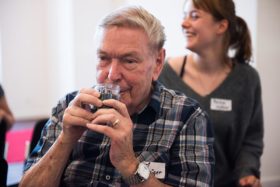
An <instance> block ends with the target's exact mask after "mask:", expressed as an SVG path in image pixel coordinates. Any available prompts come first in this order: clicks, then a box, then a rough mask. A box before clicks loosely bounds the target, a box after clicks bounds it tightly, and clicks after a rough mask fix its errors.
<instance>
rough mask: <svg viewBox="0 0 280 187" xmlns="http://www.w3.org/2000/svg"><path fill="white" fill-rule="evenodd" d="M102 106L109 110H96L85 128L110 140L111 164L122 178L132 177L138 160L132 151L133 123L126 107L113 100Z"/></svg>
mask: <svg viewBox="0 0 280 187" xmlns="http://www.w3.org/2000/svg"><path fill="white" fill-rule="evenodd" d="M103 104H104V105H106V106H108V107H110V108H104V109H99V110H97V112H95V113H94V116H93V118H94V120H93V121H91V123H89V124H88V125H87V127H88V128H89V129H91V130H93V131H96V132H99V133H102V134H104V135H106V136H108V137H109V138H110V139H111V147H110V160H111V162H112V164H113V165H114V166H115V167H116V168H117V169H118V171H119V172H121V174H122V175H123V176H129V175H132V174H133V173H134V172H135V171H136V168H137V165H138V160H137V158H136V157H135V153H134V150H133V123H132V121H131V119H130V116H129V113H128V111H127V108H126V105H125V104H124V103H121V102H119V101H117V100H114V99H108V100H104V101H103Z"/></svg>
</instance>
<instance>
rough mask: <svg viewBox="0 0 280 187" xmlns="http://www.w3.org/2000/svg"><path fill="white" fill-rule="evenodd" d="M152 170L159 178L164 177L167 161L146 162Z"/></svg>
mask: <svg viewBox="0 0 280 187" xmlns="http://www.w3.org/2000/svg"><path fill="white" fill-rule="evenodd" d="M145 164H146V165H147V166H148V168H149V170H150V172H151V173H152V174H154V176H155V177H156V178H158V179H164V177H165V163H161V162H145Z"/></svg>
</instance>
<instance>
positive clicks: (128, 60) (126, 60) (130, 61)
mask: <svg viewBox="0 0 280 187" xmlns="http://www.w3.org/2000/svg"><path fill="white" fill-rule="evenodd" d="M123 62H125V63H128V64H132V63H135V62H136V61H135V60H134V59H123Z"/></svg>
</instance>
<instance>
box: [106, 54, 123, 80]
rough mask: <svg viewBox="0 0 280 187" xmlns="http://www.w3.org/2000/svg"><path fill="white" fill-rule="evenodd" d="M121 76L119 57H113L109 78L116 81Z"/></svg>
mask: <svg viewBox="0 0 280 187" xmlns="http://www.w3.org/2000/svg"><path fill="white" fill-rule="evenodd" d="M120 78H121V66H120V62H119V61H118V60H117V59H112V62H111V65H110V69H109V74H108V79H109V80H111V81H112V82H116V81H118V80H119V79H120Z"/></svg>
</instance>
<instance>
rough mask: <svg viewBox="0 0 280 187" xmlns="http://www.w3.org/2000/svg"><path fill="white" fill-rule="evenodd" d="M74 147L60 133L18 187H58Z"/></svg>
mask: <svg viewBox="0 0 280 187" xmlns="http://www.w3.org/2000/svg"><path fill="white" fill-rule="evenodd" d="M74 145H75V144H74V143H73V142H68V141H67V140H65V138H64V135H63V133H61V134H60V135H59V137H58V139H57V140H56V142H55V143H54V145H53V146H52V147H51V148H50V150H49V151H48V152H47V153H46V155H45V156H44V157H43V158H42V159H41V160H40V161H39V162H38V163H36V164H35V165H34V166H32V167H31V168H30V169H29V170H28V171H27V172H26V173H25V175H24V176H23V177H22V180H21V182H20V185H19V186H20V187H24V186H28V187H32V186H34V187H37V186H40V187H45V186H50V187H56V186H59V184H60V179H61V176H62V173H63V170H64V168H65V166H66V163H67V161H68V158H69V155H70V153H71V151H72V149H73V146H74Z"/></svg>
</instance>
